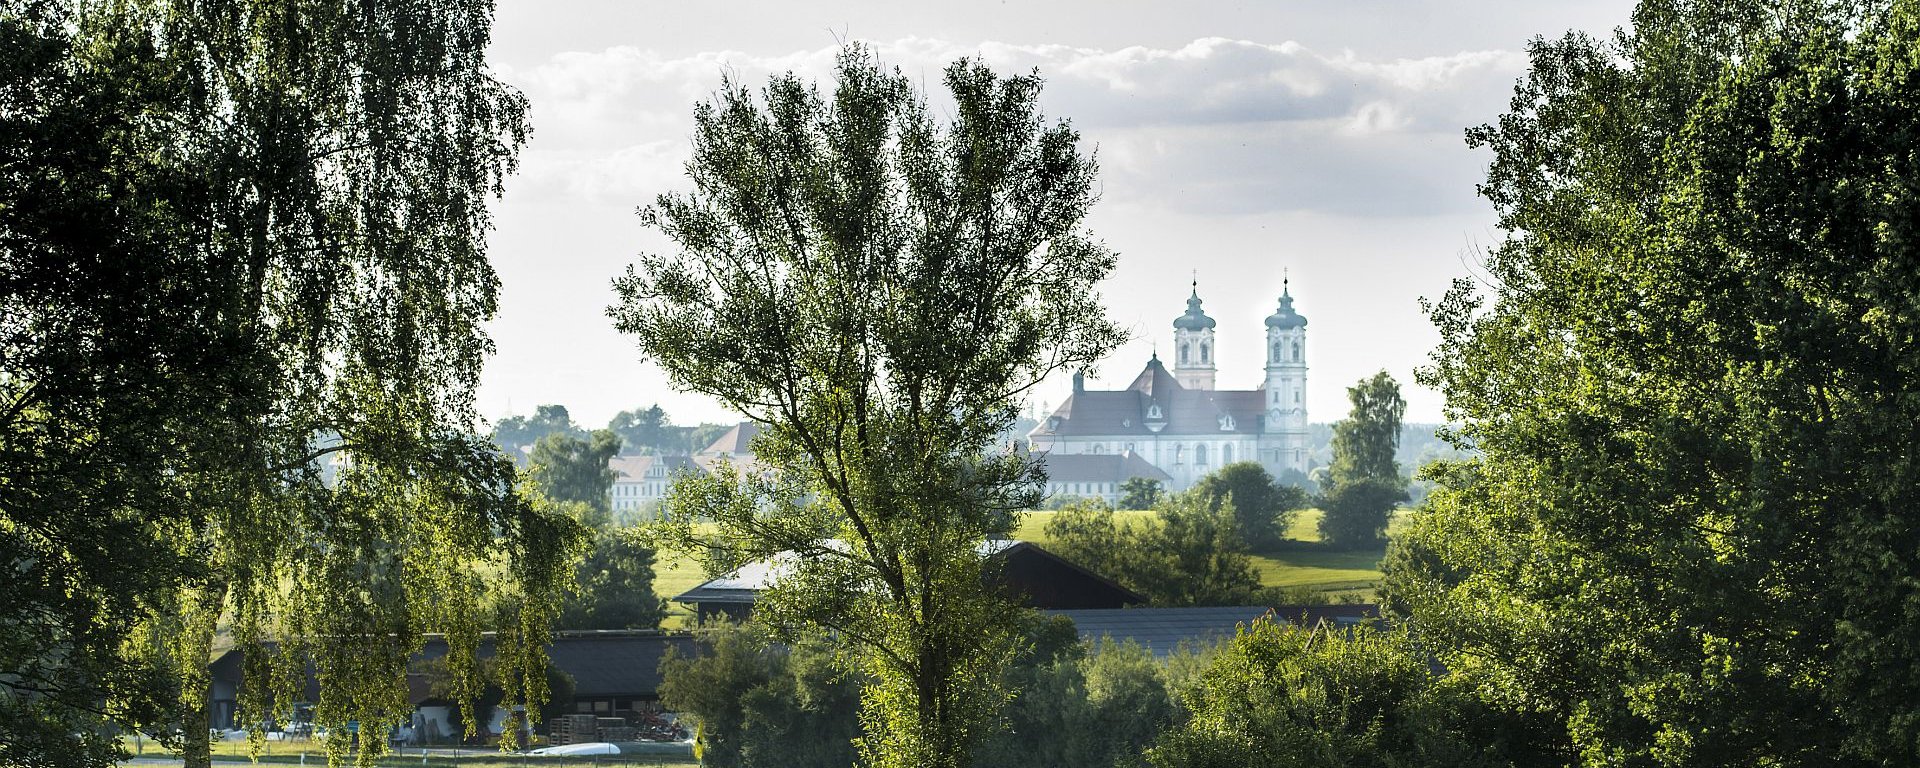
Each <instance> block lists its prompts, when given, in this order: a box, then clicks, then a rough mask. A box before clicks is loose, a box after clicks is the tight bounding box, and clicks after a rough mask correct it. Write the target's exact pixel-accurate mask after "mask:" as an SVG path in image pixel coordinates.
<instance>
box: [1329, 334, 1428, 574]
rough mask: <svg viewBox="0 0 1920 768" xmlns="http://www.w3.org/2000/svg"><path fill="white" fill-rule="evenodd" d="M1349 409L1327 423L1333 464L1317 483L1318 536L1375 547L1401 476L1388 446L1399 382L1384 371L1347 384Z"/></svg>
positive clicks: (1399, 406) (1396, 436) (1399, 496)
mask: <svg viewBox="0 0 1920 768" xmlns="http://www.w3.org/2000/svg"><path fill="white" fill-rule="evenodd" d="M1347 397H1348V398H1349V399H1351V400H1352V401H1353V411H1352V412H1351V413H1350V414H1348V416H1347V418H1346V419H1343V420H1341V421H1340V422H1339V423H1338V424H1335V425H1333V464H1332V466H1331V467H1330V468H1329V470H1328V473H1327V480H1326V482H1325V483H1324V484H1322V487H1321V497H1320V505H1319V506H1320V509H1321V510H1322V511H1323V512H1325V513H1326V514H1325V515H1324V516H1322V517H1321V518H1320V540H1321V541H1324V542H1326V543H1327V544H1328V545H1329V546H1334V547H1340V548H1345V549H1363V548H1371V547H1377V546H1379V545H1380V542H1381V540H1382V539H1384V538H1385V537H1386V533H1387V521H1388V519H1389V518H1390V517H1392V515H1393V509H1394V506H1395V505H1397V504H1399V503H1400V502H1402V501H1406V500H1407V481H1406V479H1405V478H1403V477H1401V475H1400V465H1399V463H1398V462H1396V461H1394V451H1395V450H1397V449H1398V447H1399V443H1400V417H1401V416H1402V415H1404V414H1405V413H1406V411H1407V402H1406V400H1404V399H1402V398H1401V397H1400V384H1399V383H1398V382H1396V381H1394V380H1393V377H1392V376H1389V375H1387V372H1386V371H1381V372H1379V373H1376V374H1374V375H1373V376H1372V377H1371V378H1366V379H1361V380H1360V383H1358V384H1355V385H1353V386H1352V387H1348V388H1347Z"/></svg>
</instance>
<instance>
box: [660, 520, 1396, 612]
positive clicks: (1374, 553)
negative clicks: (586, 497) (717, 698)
mask: <svg viewBox="0 0 1920 768" xmlns="http://www.w3.org/2000/svg"><path fill="white" fill-rule="evenodd" d="M1406 512H1407V510H1404V509H1403V510H1401V511H1400V512H1399V513H1398V514H1397V515H1396V516H1395V519H1394V523H1393V528H1398V527H1399V526H1400V525H1401V524H1403V523H1404V522H1405V520H1406ZM1055 514H1057V513H1055V512H1048V511H1034V512H1028V513H1027V514H1026V515H1025V516H1024V517H1022V518H1021V520H1020V526H1019V527H1018V528H1015V529H1014V532H1013V536H1014V538H1016V539H1021V540H1023V541H1031V542H1033V543H1035V544H1039V545H1040V546H1042V547H1045V546H1047V544H1048V543H1049V542H1048V540H1047V535H1046V525H1047V521H1048V520H1051V519H1052V518H1053V516H1054V515H1055ZM1116 514H1117V515H1118V516H1119V517H1120V518H1121V519H1123V520H1144V521H1151V520H1153V516H1154V513H1152V512H1148V511H1122V512H1118V513H1116ZM1319 525H1320V510H1317V509H1309V510H1305V511H1303V512H1301V513H1300V514H1298V515H1295V516H1294V521H1293V525H1292V527H1290V528H1288V529H1287V537H1288V538H1290V539H1293V540H1295V541H1296V542H1299V544H1297V545H1294V546H1290V547H1287V548H1284V549H1279V550H1273V551H1268V552H1256V553H1254V555H1253V567H1254V568H1255V569H1257V570H1258V571H1259V572H1260V583H1261V584H1265V585H1267V586H1271V587H1290V588H1295V589H1303V590H1311V591H1314V592H1319V593H1321V595H1322V596H1323V597H1324V598H1325V599H1328V600H1335V599H1340V598H1348V599H1355V598H1357V599H1362V600H1366V599H1371V598H1372V597H1373V595H1374V588H1375V587H1376V586H1377V584H1378V582H1379V581H1380V558H1381V557H1382V556H1383V555H1385V554H1386V553H1385V552H1384V551H1383V550H1377V549H1376V550H1365V551H1358V552H1336V551H1332V550H1327V549H1321V548H1320V547H1319V542H1320V532H1319ZM705 580H706V576H705V575H704V574H702V573H701V571H700V565H699V564H698V563H695V562H693V560H692V559H691V558H688V557H685V556H680V555H663V557H662V559H661V562H660V563H659V564H658V565H656V566H655V568H654V582H653V585H654V586H653V589H654V592H655V593H657V594H659V595H661V596H662V597H666V598H668V599H671V598H672V597H673V596H674V595H677V594H680V593H681V592H685V591H687V590H689V589H692V588H693V587H695V586H697V585H698V584H700V582H703V581H705ZM668 609H669V613H668V615H667V620H666V624H665V626H666V627H667V628H668V629H678V628H684V627H687V626H691V624H692V620H693V613H692V612H691V611H689V610H688V609H687V608H686V606H683V605H680V604H678V603H669V604H668Z"/></svg>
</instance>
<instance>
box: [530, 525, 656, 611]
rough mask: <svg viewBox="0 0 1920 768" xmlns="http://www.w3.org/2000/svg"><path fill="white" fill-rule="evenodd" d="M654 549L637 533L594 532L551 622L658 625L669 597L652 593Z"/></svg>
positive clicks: (626, 531)
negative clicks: (570, 590)
mask: <svg viewBox="0 0 1920 768" xmlns="http://www.w3.org/2000/svg"><path fill="white" fill-rule="evenodd" d="M653 565H654V551H653V549H651V548H649V547H648V546H647V545H646V544H645V542H644V541H642V536H640V535H639V532H638V531H635V530H632V529H619V528H613V529H601V530H599V531H597V532H595V534H594V537H593V544H592V546H591V547H590V548H589V549H588V550H587V554H586V557H585V558H583V559H582V560H581V561H580V563H579V565H576V566H574V570H573V573H574V585H575V586H574V592H573V593H572V594H571V595H569V596H568V597H567V601H566V606H565V607H564V608H562V609H561V611H560V616H559V617H558V618H557V619H556V621H555V625H556V626H557V627H558V628H560V629H657V628H659V626H660V620H661V619H663V618H666V615H667V601H666V600H665V599H663V598H661V597H660V596H659V595H657V594H654V591H653Z"/></svg>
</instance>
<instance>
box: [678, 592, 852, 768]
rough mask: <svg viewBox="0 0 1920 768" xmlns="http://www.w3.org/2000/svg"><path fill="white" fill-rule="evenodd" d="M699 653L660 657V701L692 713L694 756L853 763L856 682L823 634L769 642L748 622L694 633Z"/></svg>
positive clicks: (730, 766)
mask: <svg viewBox="0 0 1920 768" xmlns="http://www.w3.org/2000/svg"><path fill="white" fill-rule="evenodd" d="M699 637H700V639H699V643H700V645H701V647H702V649H703V650H702V651H701V652H700V653H698V654H697V655H695V656H693V657H691V658H682V657H678V656H673V655H669V656H668V657H667V658H666V659H663V660H661V662H660V672H661V677H662V681H661V684H660V700H661V702H662V703H663V704H664V705H665V706H667V707H668V708H669V709H672V710H674V711H676V712H684V713H687V714H689V715H692V716H693V718H694V721H695V723H696V725H697V727H698V728H697V738H698V739H699V741H700V747H701V762H702V764H703V765H707V766H712V767H713V768H783V767H784V766H819V768H831V767H832V766H847V765H852V764H853V762H854V758H855V753H854V743H855V739H856V738H857V737H858V736H859V728H860V720H859V718H858V717H857V716H856V712H857V710H858V699H859V695H860V694H859V688H860V686H859V682H858V680H857V679H856V678H854V677H853V676H851V675H847V674H845V673H844V672H843V671H842V670H841V669H840V668H839V666H838V665H837V664H835V663H834V658H833V657H834V654H835V652H836V650H835V648H834V647H833V646H832V645H831V644H829V643H828V641H827V639H826V637H825V636H824V635H819V634H814V633H801V634H799V635H797V636H796V637H795V638H794V640H795V642H793V643H792V644H791V645H783V644H779V643H774V642H770V640H769V638H768V637H767V635H766V634H765V633H764V632H763V631H762V630H761V629H760V628H758V627H756V626H755V625H751V624H749V625H738V624H725V623H722V624H719V625H716V626H711V627H707V628H705V629H702V630H700V632H699Z"/></svg>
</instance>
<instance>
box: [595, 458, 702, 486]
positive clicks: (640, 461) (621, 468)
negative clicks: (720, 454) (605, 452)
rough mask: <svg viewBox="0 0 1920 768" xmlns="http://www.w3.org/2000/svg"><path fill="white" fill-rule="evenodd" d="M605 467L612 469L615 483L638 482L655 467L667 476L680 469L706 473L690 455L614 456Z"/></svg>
mask: <svg viewBox="0 0 1920 768" xmlns="http://www.w3.org/2000/svg"><path fill="white" fill-rule="evenodd" d="M607 468H608V469H611V470H613V481H614V482H616V483H618V482H638V481H640V480H642V479H645V478H646V476H647V473H648V472H649V471H652V470H654V469H656V468H657V469H660V470H662V471H663V474H664V475H665V476H667V477H672V476H673V475H674V473H676V472H682V471H685V472H696V473H700V474H706V470H705V469H703V468H702V467H701V466H700V465H698V464H695V463H694V462H693V458H692V457H690V456H615V457H613V458H612V459H609V460H608V461H607Z"/></svg>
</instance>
